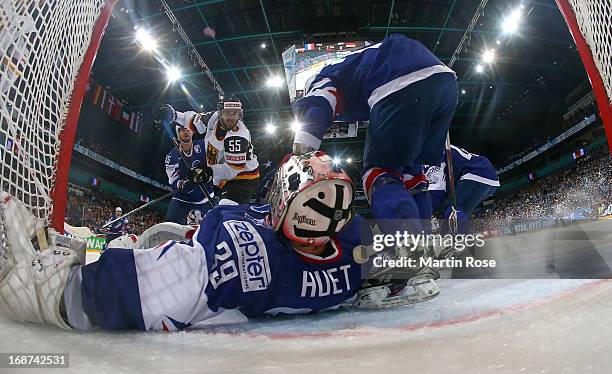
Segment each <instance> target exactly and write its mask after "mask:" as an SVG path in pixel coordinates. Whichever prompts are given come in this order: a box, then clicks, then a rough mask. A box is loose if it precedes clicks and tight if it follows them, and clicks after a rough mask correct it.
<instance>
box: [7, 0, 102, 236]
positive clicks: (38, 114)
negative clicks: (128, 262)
mask: <svg viewBox="0 0 612 374" xmlns="http://www.w3.org/2000/svg"><path fill="white" fill-rule="evenodd" d="M105 2H106V0H78V1H75V0H1V1H0V179H1V181H2V183H1V185H0V189H1V190H4V191H6V192H9V193H10V194H11V195H14V196H16V197H17V198H18V199H19V200H21V201H22V202H24V203H25V204H26V205H27V206H28V207H29V209H30V210H31V211H32V213H34V215H36V216H37V217H41V218H45V219H47V220H48V219H49V216H50V214H51V211H52V207H53V204H52V203H53V202H52V201H51V198H50V196H49V193H50V191H51V190H52V188H53V183H54V181H55V172H56V168H57V158H58V154H59V150H60V145H61V144H60V141H61V139H60V134H61V131H62V129H63V128H64V124H65V120H66V115H67V113H68V109H69V103H70V97H71V95H72V93H73V88H74V83H75V80H76V77H77V75H78V73H79V69H80V67H81V63H82V62H83V59H84V56H85V53H86V51H87V48H88V47H89V44H90V41H91V37H92V31H93V27H94V25H95V23H96V21H97V19H98V17H99V16H100V13H101V10H102V7H103V5H104V3H105ZM1 234H2V233H1V232H0V235H1Z"/></svg>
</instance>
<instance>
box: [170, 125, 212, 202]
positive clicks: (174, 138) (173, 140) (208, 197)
mask: <svg viewBox="0 0 612 374" xmlns="http://www.w3.org/2000/svg"><path fill="white" fill-rule="evenodd" d="M162 125H163V126H164V130H166V135H168V137H169V138H170V141H171V142H172V144H174V146H175V147H176V150H177V151H178V154H179V157H180V158H181V160H183V163H185V166H187V169H189V170H191V167H190V166H189V162H187V159H186V158H185V155H184V154H183V150H182V149H181V145H180V144H179V142H178V140H176V137H175V136H174V134H173V133H172V130H171V129H170V123H169V122H167V121H164V122H162ZM197 186H198V187H199V188H200V190H201V191H202V193H203V194H204V196H206V199H207V200H208V203H209V204H210V206H211V207H212V208H214V207H215V203H213V201H212V197H210V194H209V193H208V191H206V189H204V187H202V185H201V184H199V183H198V184H197Z"/></svg>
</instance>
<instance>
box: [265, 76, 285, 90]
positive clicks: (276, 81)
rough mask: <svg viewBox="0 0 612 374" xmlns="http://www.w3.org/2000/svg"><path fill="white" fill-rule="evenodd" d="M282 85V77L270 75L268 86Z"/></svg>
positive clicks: (276, 86)
mask: <svg viewBox="0 0 612 374" xmlns="http://www.w3.org/2000/svg"><path fill="white" fill-rule="evenodd" d="M282 85H283V79H282V78H281V77H278V76H273V77H270V78H268V80H267V81H266V86H268V87H272V88H278V87H280V86H282Z"/></svg>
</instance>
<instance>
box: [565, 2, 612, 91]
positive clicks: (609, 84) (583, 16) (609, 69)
mask: <svg viewBox="0 0 612 374" xmlns="http://www.w3.org/2000/svg"><path fill="white" fill-rule="evenodd" d="M569 3H570V5H571V7H572V9H573V10H574V14H575V15H576V20H577V22H578V27H579V28H580V33H581V34H582V35H583V36H584V38H585V39H586V42H587V44H588V45H589V47H590V48H591V54H592V55H593V60H594V61H595V66H596V67H597V70H599V74H600V75H601V79H602V80H603V83H604V87H605V89H606V93H607V95H608V100H609V102H610V103H612V0H569Z"/></svg>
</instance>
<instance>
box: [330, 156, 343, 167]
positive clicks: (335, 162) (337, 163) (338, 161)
mask: <svg viewBox="0 0 612 374" xmlns="http://www.w3.org/2000/svg"><path fill="white" fill-rule="evenodd" d="M340 161H341V160H340V159H339V158H338V157H334V158H332V163H333V164H334V165H340Z"/></svg>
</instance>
